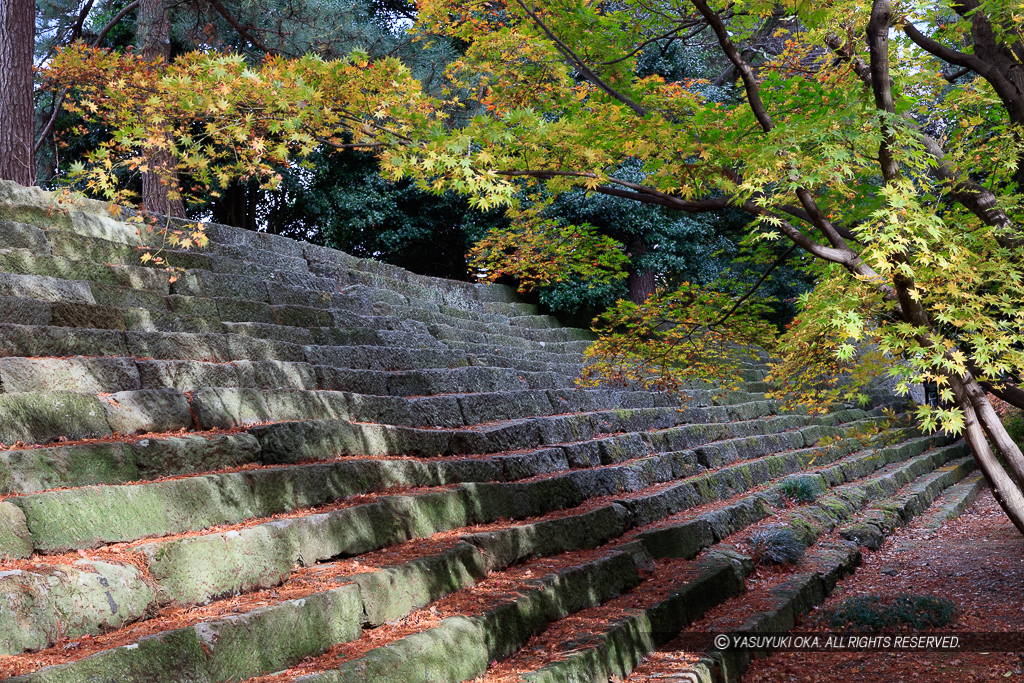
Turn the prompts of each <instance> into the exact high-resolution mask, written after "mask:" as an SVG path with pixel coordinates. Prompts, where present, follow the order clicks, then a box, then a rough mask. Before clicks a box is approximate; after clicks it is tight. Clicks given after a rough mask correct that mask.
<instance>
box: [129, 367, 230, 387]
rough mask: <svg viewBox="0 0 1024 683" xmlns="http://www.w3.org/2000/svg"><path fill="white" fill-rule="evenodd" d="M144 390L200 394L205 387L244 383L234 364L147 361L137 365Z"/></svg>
mask: <svg viewBox="0 0 1024 683" xmlns="http://www.w3.org/2000/svg"><path fill="white" fill-rule="evenodd" d="M137 367H138V372H139V379H140V383H141V388H143V389H177V390H178V391H196V390H198V389H203V388H205V387H237V386H241V384H242V382H241V381H240V378H239V369H238V367H237V366H236V365H235V364H233V363H203V362H200V361H191V360H147V361H138V363H137Z"/></svg>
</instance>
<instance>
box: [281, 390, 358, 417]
mask: <svg viewBox="0 0 1024 683" xmlns="http://www.w3.org/2000/svg"><path fill="white" fill-rule="evenodd" d="M261 393H262V395H263V401H264V403H265V404H266V406H267V409H268V410H269V411H270V414H271V416H272V418H273V419H274V421H276V422H283V421H285V420H311V419H312V420H333V419H342V420H346V419H348V418H349V406H348V401H347V400H346V397H345V395H344V394H342V393H341V392H336V391H302V390H299V389H293V390H288V389H263V390H262V391H261Z"/></svg>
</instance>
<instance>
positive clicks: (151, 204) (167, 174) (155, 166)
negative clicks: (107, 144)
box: [5, 0, 185, 218]
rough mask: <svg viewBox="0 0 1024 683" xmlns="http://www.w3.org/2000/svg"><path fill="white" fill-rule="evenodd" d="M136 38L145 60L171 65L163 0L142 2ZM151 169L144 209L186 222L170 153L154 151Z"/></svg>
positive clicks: (147, 175)
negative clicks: (169, 63) (169, 62)
mask: <svg viewBox="0 0 1024 683" xmlns="http://www.w3.org/2000/svg"><path fill="white" fill-rule="evenodd" d="M5 1H6V0H5ZM136 37H137V40H138V43H139V47H140V48H141V52H142V58H143V59H145V60H146V61H150V62H153V61H157V60H159V61H161V62H163V63H164V64H166V63H167V62H168V60H169V59H170V57H171V17H170V15H169V14H168V12H167V6H166V5H165V4H164V2H163V0H142V2H140V3H139V18H138V29H137V34H136ZM149 167H150V169H152V170H149V171H146V172H144V173H143V174H142V205H143V206H144V207H145V208H146V210H147V211H149V212H150V213H156V214H162V215H165V216H173V217H175V218H184V217H185V206H184V204H182V201H181V198H180V196H178V194H179V193H178V188H179V186H178V173H177V171H176V170H175V169H174V158H173V156H172V155H171V153H170V152H169V151H168V150H166V149H161V150H157V151H155V152H154V153H153V154H152V155H151V156H150V158H149Z"/></svg>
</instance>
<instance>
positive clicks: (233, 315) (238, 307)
mask: <svg viewBox="0 0 1024 683" xmlns="http://www.w3.org/2000/svg"><path fill="white" fill-rule="evenodd" d="M213 301H215V302H216V304H217V314H218V316H219V317H220V319H221V320H223V321H225V322H240V323H272V322H274V320H273V317H272V316H271V313H270V305H269V304H267V303H265V302H262V301H246V300H244V299H227V298H214V299H213Z"/></svg>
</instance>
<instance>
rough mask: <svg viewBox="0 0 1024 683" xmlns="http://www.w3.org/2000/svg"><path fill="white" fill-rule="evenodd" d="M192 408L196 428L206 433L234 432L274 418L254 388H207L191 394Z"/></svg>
mask: <svg viewBox="0 0 1024 683" xmlns="http://www.w3.org/2000/svg"><path fill="white" fill-rule="evenodd" d="M191 406H192V411H193V413H194V414H195V419H196V426H197V427H199V429H203V430H207V429H213V428H214V427H219V428H221V429H232V428H234V427H241V426H244V425H252V424H256V423H259V422H270V421H271V420H272V419H273V417H272V416H271V414H270V410H269V409H268V408H267V405H266V403H264V401H263V396H262V395H261V394H260V392H259V391H257V390H255V389H242V388H227V387H207V388H205V389H200V390H198V391H196V392H195V394H193V395H192V400H191Z"/></svg>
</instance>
